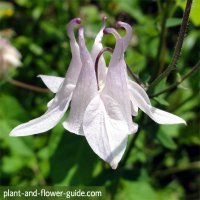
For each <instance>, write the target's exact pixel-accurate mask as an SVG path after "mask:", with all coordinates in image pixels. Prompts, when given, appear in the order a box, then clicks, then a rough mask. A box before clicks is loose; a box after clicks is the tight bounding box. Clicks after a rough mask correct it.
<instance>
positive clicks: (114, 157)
mask: <svg viewBox="0 0 200 200" xmlns="http://www.w3.org/2000/svg"><path fill="white" fill-rule="evenodd" d="M106 98H107V100H108V98H109V97H106ZM105 103H108V102H105ZM105 103H104V102H103V101H102V99H101V98H100V96H99V95H97V96H96V97H94V98H93V99H92V101H91V102H90V104H89V105H88V107H87V109H86V111H85V115H84V122H83V130H84V134H85V136H86V139H87V141H88V143H89V145H90V146H91V148H92V149H93V151H94V152H95V153H96V154H97V155H98V156H99V157H100V158H102V159H103V160H105V161H106V162H108V163H109V164H110V166H111V167H112V168H113V169H116V168H117V166H118V163H119V161H120V160H121V158H122V155H123V154H124V151H125V148H126V145H127V138H128V134H127V133H128V126H127V123H126V121H125V120H124V118H123V114H122V113H121V111H120V109H119V105H118V104H117V102H115V101H114V99H110V101H109V103H108V104H109V107H107V106H106V105H105ZM107 109H109V111H108V110H107ZM110 111H111V112H112V113H109V112H110ZM109 114H110V115H109Z"/></svg>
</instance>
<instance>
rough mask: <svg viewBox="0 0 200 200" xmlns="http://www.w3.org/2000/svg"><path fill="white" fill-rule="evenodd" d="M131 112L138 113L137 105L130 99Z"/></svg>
mask: <svg viewBox="0 0 200 200" xmlns="http://www.w3.org/2000/svg"><path fill="white" fill-rule="evenodd" d="M131 114H132V116H137V115H138V107H137V106H136V105H135V103H134V102H133V101H131Z"/></svg>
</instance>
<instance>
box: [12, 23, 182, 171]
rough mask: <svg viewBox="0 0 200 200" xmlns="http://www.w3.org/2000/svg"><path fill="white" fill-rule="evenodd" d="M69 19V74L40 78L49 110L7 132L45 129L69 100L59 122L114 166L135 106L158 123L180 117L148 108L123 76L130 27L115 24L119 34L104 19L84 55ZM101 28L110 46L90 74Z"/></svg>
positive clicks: (140, 90)
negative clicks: (109, 37)
mask: <svg viewBox="0 0 200 200" xmlns="http://www.w3.org/2000/svg"><path fill="white" fill-rule="evenodd" d="M78 21H79V20H78ZM74 22H75V23H77V19H75V20H72V22H71V23H70V25H69V28H68V35H69V37H70V44H71V49H72V62H71V64H70V66H69V70H68V72H69V73H67V75H66V77H65V78H60V77H53V76H44V75H41V76H40V77H41V78H42V80H43V81H44V83H45V84H46V85H47V87H49V88H50V90H51V91H52V92H54V93H56V96H55V98H54V99H53V100H52V101H51V102H50V103H49V104H48V106H49V108H48V110H47V112H46V113H45V114H44V115H43V116H41V117H39V118H37V119H34V120H32V121H30V122H28V123H25V124H22V125H20V126H18V127H16V128H15V129H14V130H13V131H12V132H11V135H14V136H22V135H31V134H37V133H41V132H44V131H47V130H49V129H50V128H52V127H54V126H55V125H56V124H57V123H58V121H59V120H60V119H61V117H62V116H63V115H64V113H65V111H66V110H67V108H68V106H69V102H70V101H71V110H70V114H69V117H68V119H67V120H66V121H65V122H64V123H63V126H64V127H65V128H66V129H67V130H69V131H71V132H73V133H75V134H79V135H84V136H85V137H86V140H87V141H88V143H89V145H90V146H91V148H92V149H93V151H94V152H95V153H96V154H97V155H98V156H99V157H101V158H102V159H103V160H105V161H106V162H108V163H109V164H110V165H111V167H112V168H113V169H116V168H117V165H118V163H119V161H120V160H121V158H122V156H123V153H124V151H125V148H126V145H127V140H128V134H130V133H135V132H136V131H137V129H138V125H137V124H135V123H134V122H133V121H132V117H131V115H133V116H136V115H137V113H138V108H140V109H141V110H142V111H144V112H145V113H146V114H147V115H149V117H151V118H152V119H153V120H154V121H156V122H157V123H160V124H178V123H185V121H184V120H183V119H181V118H180V117H178V116H175V115H173V114H171V113H168V112H165V111H162V110H160V109H157V108H154V107H152V105H151V102H150V99H149V97H148V95H147V93H146V92H145V90H144V89H143V88H142V87H141V86H140V85H138V84H137V83H136V82H134V81H132V80H131V79H130V78H129V77H128V74H127V68H126V63H125V61H124V52H125V50H126V48H127V46H128V44H129V42H130V40H131V37H132V28H131V26H130V25H128V24H126V23H124V22H118V23H117V25H118V26H119V27H123V28H125V30H126V32H127V33H126V35H125V36H124V37H121V36H120V35H119V34H118V33H117V31H116V30H115V29H113V28H106V29H104V28H105V20H104V25H103V28H102V29H101V30H100V32H99V33H98V35H97V37H96V39H95V42H94V45H93V48H92V52H91V53H89V51H88V50H87V47H86V45H85V40H84V32H83V28H80V29H79V34H78V35H79V44H77V43H76V40H75V37H74V33H73V31H72V29H73V26H74ZM103 32H105V33H111V34H113V35H114V36H115V38H116V44H115V48H114V51H113V55H112V57H111V60H110V63H109V66H108V70H107V69H106V65H105V61H104V58H103V57H101V59H100V63H99V66H100V67H99V69H97V71H96V72H95V66H94V65H95V60H96V57H97V55H98V54H99V52H100V50H101V49H102V47H103V46H102V43H101V40H102V37H103ZM75 55H76V57H75ZM73 67H74V68H73Z"/></svg>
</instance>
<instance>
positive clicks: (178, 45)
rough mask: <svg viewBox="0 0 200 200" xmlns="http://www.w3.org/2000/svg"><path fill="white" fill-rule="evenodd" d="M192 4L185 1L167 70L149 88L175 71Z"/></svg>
mask: <svg viewBox="0 0 200 200" xmlns="http://www.w3.org/2000/svg"><path fill="white" fill-rule="evenodd" d="M192 2H193V0H187V4H186V8H185V11H184V14H183V20H182V24H181V27H180V32H179V36H178V40H177V43H176V46H175V50H174V53H173V56H172V60H171V63H170V64H169V66H168V67H167V69H166V70H165V71H164V72H163V73H161V74H160V75H159V76H158V77H157V78H156V79H155V80H154V81H153V82H152V83H151V84H150V85H149V88H152V87H154V86H155V85H157V84H158V83H159V82H160V81H161V80H162V79H164V78H165V77H167V76H168V75H169V74H170V73H171V72H172V71H173V70H174V69H175V65H176V63H177V60H178V58H179V55H180V52H181V48H182V45H183V41H184V37H185V33H186V30H187V25H188V21H189V15H190V10H191V6H192Z"/></svg>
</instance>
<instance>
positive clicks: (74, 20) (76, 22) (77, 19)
mask: <svg viewBox="0 0 200 200" xmlns="http://www.w3.org/2000/svg"><path fill="white" fill-rule="evenodd" d="M71 23H73V24H81V18H74V19H72V20H71Z"/></svg>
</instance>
